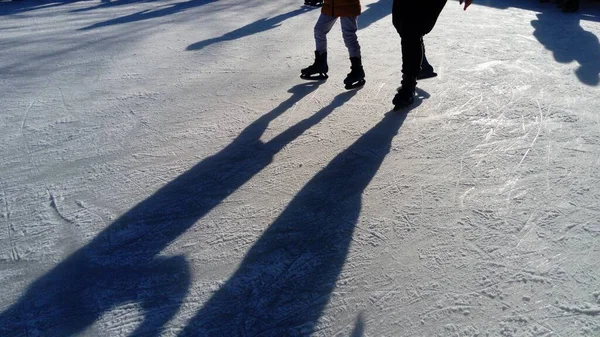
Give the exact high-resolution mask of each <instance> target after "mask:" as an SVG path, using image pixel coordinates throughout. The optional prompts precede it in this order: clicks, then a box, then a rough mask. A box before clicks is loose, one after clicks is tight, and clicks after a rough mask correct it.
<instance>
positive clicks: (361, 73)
mask: <svg viewBox="0 0 600 337" xmlns="http://www.w3.org/2000/svg"><path fill="white" fill-rule="evenodd" d="M350 63H351V64H352V65H351V66H350V73H349V74H348V75H347V76H346V79H345V80H344V84H345V85H346V89H354V88H358V87H361V86H363V85H365V83H366V81H365V70H364V69H363V66H362V61H361V58H360V56H355V57H351V58H350Z"/></svg>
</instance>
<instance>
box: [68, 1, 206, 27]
mask: <svg viewBox="0 0 600 337" xmlns="http://www.w3.org/2000/svg"><path fill="white" fill-rule="evenodd" d="M215 1H217V0H189V1H186V2H176V3H173V4H170V5H168V6H166V7H161V8H159V9H155V10H143V11H140V12H137V13H133V14H130V15H126V16H122V17H119V18H115V19H112V20H108V21H104V22H99V23H95V24H93V25H89V26H87V27H83V28H80V29H79V30H90V29H94V28H100V27H106V26H113V25H118V24H123V23H130V22H137V21H143V20H150V19H156V18H160V17H163V16H167V15H172V14H176V13H179V12H183V11H184V10H186V9H190V8H194V7H198V6H202V5H205V4H208V3H211V2H215ZM117 4H119V3H118V2H115V3H106V4H105V6H104V7H110V6H114V5H117Z"/></svg>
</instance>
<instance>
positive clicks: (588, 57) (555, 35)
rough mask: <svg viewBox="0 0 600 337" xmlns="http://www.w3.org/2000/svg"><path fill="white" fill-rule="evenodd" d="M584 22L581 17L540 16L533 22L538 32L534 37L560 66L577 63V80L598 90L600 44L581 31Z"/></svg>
mask: <svg viewBox="0 0 600 337" xmlns="http://www.w3.org/2000/svg"><path fill="white" fill-rule="evenodd" d="M580 20H581V16H580V15H577V14H569V15H565V14H562V13H557V12H545V13H540V14H537V20H533V21H531V25H532V26H533V28H535V31H534V32H533V36H535V37H536V39H537V40H538V41H539V42H540V43H541V44H543V45H544V47H546V49H548V50H550V51H552V54H553V55H554V59H555V60H556V61H557V62H560V63H569V62H572V61H577V63H579V68H578V69H577V70H576V71H575V74H576V75H577V78H578V79H579V80H580V81H581V82H583V83H584V84H587V85H590V86H597V85H598V83H599V82H600V78H599V76H600V43H599V42H598V37H597V36H596V35H594V34H593V33H591V32H588V31H586V30H584V29H583V28H582V27H581V24H580Z"/></svg>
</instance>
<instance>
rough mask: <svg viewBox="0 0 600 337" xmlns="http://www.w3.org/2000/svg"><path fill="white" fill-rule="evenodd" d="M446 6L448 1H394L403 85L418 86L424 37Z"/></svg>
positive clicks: (393, 13)
mask: <svg viewBox="0 0 600 337" xmlns="http://www.w3.org/2000/svg"><path fill="white" fill-rule="evenodd" d="M445 4H446V0H421V1H419V2H416V1H415V2H413V1H406V0H394V4H393V7H392V20H393V23H394V27H395V28H396V31H398V34H399V35H400V38H401V39H402V74H403V83H402V84H403V85H405V82H406V84H407V85H409V84H410V85H413V86H415V85H416V77H417V75H418V74H419V72H420V70H421V63H422V59H423V40H422V39H423V36H424V35H425V34H427V33H429V32H430V31H431V30H432V29H433V27H434V26H435V23H436V21H437V18H438V16H439V15H440V13H441V12H442V9H443V8H444V6H445ZM413 83H414V84H413Z"/></svg>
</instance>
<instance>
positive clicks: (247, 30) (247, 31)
mask: <svg viewBox="0 0 600 337" xmlns="http://www.w3.org/2000/svg"><path fill="white" fill-rule="evenodd" d="M312 10H314V8H313V7H302V8H299V9H296V10H293V11H291V12H288V13H283V14H279V15H277V16H274V17H272V18H269V19H260V20H258V21H256V22H253V23H250V24H247V25H245V26H243V27H240V28H238V29H236V30H234V31H231V32H229V33H226V34H224V35H222V36H219V37H215V38H212V39H208V40H204V41H199V42H196V43H193V44H191V45H189V46H188V47H187V48H186V50H200V49H202V48H204V47H207V46H210V45H211V44H214V43H219V42H224V41H232V40H237V39H241V38H243V37H246V36H250V35H253V34H256V33H261V32H265V31H267V30H271V29H273V28H277V27H279V26H280V25H281V23H282V22H283V21H285V20H287V19H289V18H291V17H293V16H296V15H298V14H301V13H304V12H308V11H312Z"/></svg>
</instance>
